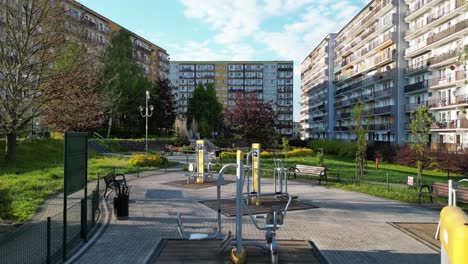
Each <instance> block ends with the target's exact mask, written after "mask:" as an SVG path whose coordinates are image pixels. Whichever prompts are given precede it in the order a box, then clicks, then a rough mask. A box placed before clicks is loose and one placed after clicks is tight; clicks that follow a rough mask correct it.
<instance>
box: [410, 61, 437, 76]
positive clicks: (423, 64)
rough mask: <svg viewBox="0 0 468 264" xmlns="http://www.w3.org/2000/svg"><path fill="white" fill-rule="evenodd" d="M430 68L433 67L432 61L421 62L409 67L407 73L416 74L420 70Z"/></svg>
mask: <svg viewBox="0 0 468 264" xmlns="http://www.w3.org/2000/svg"><path fill="white" fill-rule="evenodd" d="M429 66H431V61H430V60H424V61H421V62H419V63H416V64H413V65H409V66H408V67H407V68H406V69H405V73H406V74H411V73H414V72H417V71H420V70H424V69H427V68H428V67H429Z"/></svg>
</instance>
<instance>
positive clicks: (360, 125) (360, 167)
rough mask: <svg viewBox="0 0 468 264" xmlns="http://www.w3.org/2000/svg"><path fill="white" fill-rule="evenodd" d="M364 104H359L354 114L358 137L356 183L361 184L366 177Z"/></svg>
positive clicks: (353, 118) (355, 133) (355, 130)
mask: <svg viewBox="0 0 468 264" xmlns="http://www.w3.org/2000/svg"><path fill="white" fill-rule="evenodd" d="M363 116H364V104H362V103H357V104H356V105H355V106H354V108H353V112H352V120H353V123H354V127H353V128H352V129H353V131H354V135H355V137H356V173H355V178H354V181H355V182H356V183H359V182H361V180H362V176H363V175H364V162H365V160H366V148H367V142H366V132H365V127H364V119H363Z"/></svg>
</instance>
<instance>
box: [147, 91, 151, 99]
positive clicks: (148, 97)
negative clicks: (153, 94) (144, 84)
mask: <svg viewBox="0 0 468 264" xmlns="http://www.w3.org/2000/svg"><path fill="white" fill-rule="evenodd" d="M146 98H147V99H150V96H149V91H148V90H146Z"/></svg>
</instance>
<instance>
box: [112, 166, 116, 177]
mask: <svg viewBox="0 0 468 264" xmlns="http://www.w3.org/2000/svg"><path fill="white" fill-rule="evenodd" d="M112 170H113V172H114V175H115V167H112Z"/></svg>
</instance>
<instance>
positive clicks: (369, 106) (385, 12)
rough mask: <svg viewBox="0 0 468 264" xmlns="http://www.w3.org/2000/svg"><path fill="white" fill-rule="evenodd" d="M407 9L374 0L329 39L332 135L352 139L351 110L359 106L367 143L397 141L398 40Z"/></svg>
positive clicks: (401, 45)
mask: <svg viewBox="0 0 468 264" xmlns="http://www.w3.org/2000/svg"><path fill="white" fill-rule="evenodd" d="M407 10H408V6H407V5H406V4H405V3H404V2H403V1H402V0H374V1H372V2H370V3H369V4H368V5H367V6H366V7H365V8H364V9H362V10H361V11H360V12H359V13H358V14H357V15H356V16H355V17H354V18H353V19H352V20H351V21H350V22H349V23H348V24H347V25H346V26H345V27H344V28H343V29H341V31H340V32H338V33H337V35H336V37H335V49H334V51H335V61H334V72H335V76H334V81H333V83H334V85H335V103H334V109H335V127H334V130H335V137H336V139H341V140H352V139H354V135H353V132H352V131H351V130H352V127H353V126H355V125H356V124H354V123H353V121H352V118H351V115H352V111H353V107H354V106H355V105H356V104H357V103H358V102H362V103H363V105H364V110H365V111H364V124H365V128H366V130H367V131H366V137H367V140H368V141H387V142H395V143H402V142H403V140H404V129H403V126H404V93H403V88H404V86H405V84H406V79H405V74H404V69H405V68H406V61H405V60H404V58H403V56H399V54H404V52H405V50H406V48H407V43H406V42H405V41H404V40H403V33H404V32H406V28H407V24H406V23H405V21H404V16H405V14H406V13H407Z"/></svg>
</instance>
